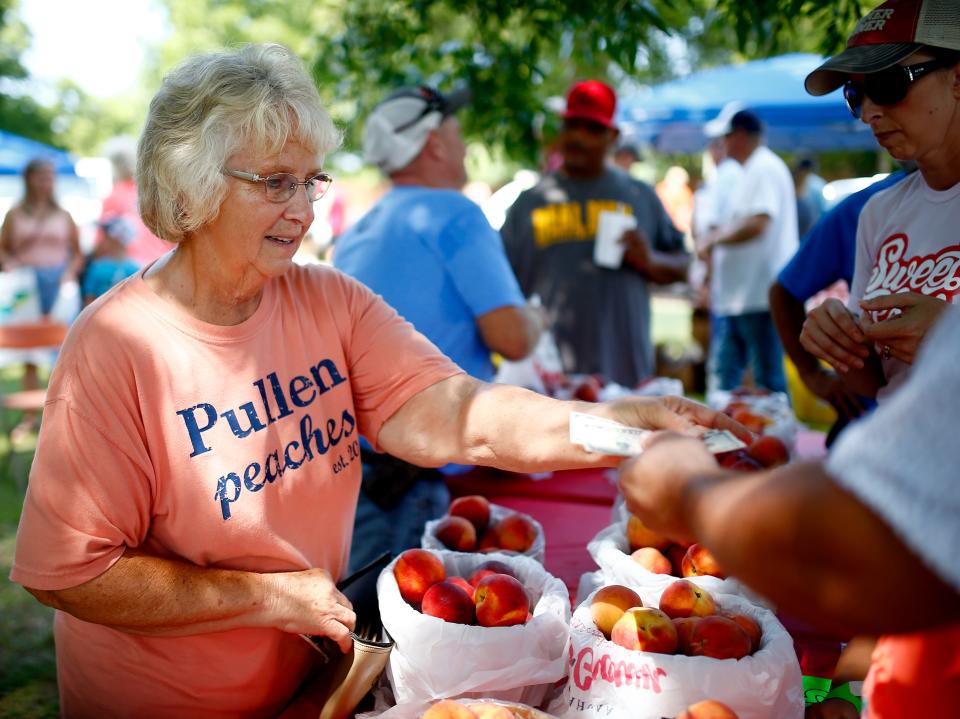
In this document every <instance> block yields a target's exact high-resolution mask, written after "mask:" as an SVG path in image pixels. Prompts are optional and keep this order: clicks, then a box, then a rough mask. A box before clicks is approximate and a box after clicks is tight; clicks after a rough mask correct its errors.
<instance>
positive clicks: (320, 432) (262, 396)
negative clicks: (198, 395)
mask: <svg viewBox="0 0 960 719" xmlns="http://www.w3.org/2000/svg"><path fill="white" fill-rule="evenodd" d="M346 381H347V378H346V377H344V376H343V375H342V374H341V373H340V370H339V369H338V368H337V366H336V364H334V362H333V360H331V359H322V360H320V361H319V362H318V363H317V364H316V365H314V366H312V367H310V369H309V375H296V376H294V377H293V378H292V379H291V380H290V381H289V382H288V383H286V391H284V385H283V384H281V382H280V379H279V378H278V377H277V373H276V372H271V373H269V374H268V375H267V376H266V377H264V378H261V379H258V380H257V381H256V382H254V383H253V386H254V387H256V388H257V393H258V394H259V402H258V401H257V400H252V401H250V402H245V403H244V404H242V405H240V406H239V407H237V408H236V409H228V410H226V411H224V412H219V411H218V410H217V408H216V407H214V406H213V405H212V404H210V403H209V402H201V403H200V404H196V405H194V406H192V407H187V408H185V409H181V410H178V411H177V414H178V415H179V416H180V417H181V419H183V423H184V427H185V428H186V430H187V434H188V435H189V437H190V443H191V446H192V449H193V451H192V452H191V453H190V456H191V457H196V456H198V455H201V454H204V453H206V452H209V451H211V450H212V449H213V445H212V436H211V435H208V436H207V437H204V433H209V432H210V431H211V430H213V428H214V426H215V425H216V424H217V423H218V422H219V421H220V420H221V419H224V420H226V421H227V424H228V425H229V427H230V431H231V432H232V433H233V435H234V436H235V437H236V438H237V439H244V438H245V437H249V436H250V435H251V434H253V433H254V432H260V431H262V430H264V429H266V428H267V427H268V426H269V425H271V424H273V423H274V422H278V421H280V420H282V419H284V418H286V417H290V416H292V415H295V414H297V412H296V410H294V409H291V406H292V407H297V408H303V407H308V406H310V405H311V404H312V403H313V402H314V401H315V400H316V398H317V397H319V396H320V395H323V394H325V393H327V392H329V391H330V390H331V389H333V388H334V387H336V386H337V385H338V384H342V383H344V382H346ZM271 400H272V403H271ZM244 418H245V419H244ZM356 428H357V421H356V419H354V417H353V415H351V414H350V412H349V410H348V409H344V410H343V411H342V412H341V413H340V416H339V417H338V418H326V419H323V420H322V421H321V422H320V426H319V428H315V427H314V420H313V416H312V415H311V414H310V413H305V414H302V415H301V416H300V427H299V430H300V431H299V437H298V439H294V440H292V441H290V442H288V443H287V444H286V446H285V447H283V448H282V449H281V448H278V449H275V450H274V451H273V452H270V453H269V454H268V455H267V456H266V457H265V458H264V460H263V463H262V464H261V463H260V462H251V463H250V464H248V465H247V466H246V467H245V468H244V469H243V470H242V471H239V472H227V473H225V474H224V475H222V476H221V477H220V478H219V479H218V480H217V489H216V492H214V499H215V500H216V501H217V502H218V503H219V504H220V512H221V514H222V515H223V519H224V520H227V519H230V515H231V510H230V505H231V504H233V503H234V502H236V501H238V500H239V499H240V496H241V494H242V493H243V491H244V489H246V491H248V492H259V491H260V490H261V489H263V488H264V487H265V486H267V485H268V484H273V483H274V482H275V481H276V480H277V479H279V478H280V477H282V476H283V473H284V472H286V471H288V470H295V469H298V468H299V467H300V466H301V465H302V464H303V463H304V462H308V461H312V460H313V459H314V457H316V456H318V455H325V454H327V452H328V451H329V450H330V448H331V447H335V446H337V445H338V444H340V442H342V441H343V440H345V439H347V438H349V437H351V436H352V435H353V434H354V432H355V430H356ZM345 447H346V449H347V453H346V457H344V455H340V456H338V457H337V458H336V459H335V460H334V461H333V463H332V468H333V471H334V473H335V474H337V473H339V472H340V471H342V470H343V469H345V468H346V467H347V466H348V465H349V464H351V463H352V462H353V461H355V460H356V459H357V458H358V457H359V449H358V446H357V441H356V440H355V439H354V440H353V441H351V442H348V443H347V444H346V445H345ZM241 477H242V478H241Z"/></svg>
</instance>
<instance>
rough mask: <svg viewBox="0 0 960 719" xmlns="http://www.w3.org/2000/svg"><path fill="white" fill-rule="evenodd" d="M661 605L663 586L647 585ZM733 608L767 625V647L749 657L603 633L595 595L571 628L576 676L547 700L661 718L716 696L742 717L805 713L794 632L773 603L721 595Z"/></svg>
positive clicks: (567, 709)
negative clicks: (698, 653) (621, 640)
mask: <svg viewBox="0 0 960 719" xmlns="http://www.w3.org/2000/svg"><path fill="white" fill-rule="evenodd" d="M640 596H641V599H643V603H644V605H645V606H653V607H656V606H657V604H658V603H659V599H660V595H659V592H654V593H651V592H640ZM714 598H715V599H716V600H717V601H718V603H719V604H720V606H721V607H722V608H723V609H724V610H726V611H735V612H740V613H743V614H746V615H747V616H750V617H752V618H753V619H755V620H756V621H757V622H758V623H759V624H760V627H761V629H762V631H763V639H762V640H761V643H760V648H759V649H757V651H756V652H754V654H753V655H751V656H748V657H744V658H743V659H713V658H710V657H687V656H680V655H670V654H654V653H650V652H637V651H633V650H630V649H625V648H623V647H621V646H619V645H617V644H614V643H613V642H611V641H609V640H607V639H605V638H604V636H603V634H601V633H600V630H599V629H597V627H596V625H595V624H594V623H593V618H592V617H591V615H590V600H591V599H592V594H591V596H590V597H587V599H586V600H585V601H584V602H583V603H582V604H580V605H579V606H578V607H577V610H576V611H575V612H574V615H573V619H572V621H571V630H570V638H571V643H570V660H569V661H570V676H569V678H568V680H567V684H566V686H565V687H564V689H563V692H562V693H561V694H560V695H559V696H558V697H556V698H555V699H554V700H553V701H552V702H551V703H550V706H549V708H548V711H549V712H550V713H551V714H554V715H556V716H558V717H578V718H579V717H598V716H600V717H604V719H662V717H675V716H677V715H678V714H679V713H680V712H682V711H683V710H684V709H686V708H687V707H688V706H690V705H691V704H695V703H696V702H699V701H703V700H705V699H713V700H715V701H719V702H723V703H724V704H726V705H728V706H729V707H730V708H731V709H733V710H734V711H735V712H736V713H737V716H738V717H740V719H801V717H802V716H803V707H804V702H803V685H802V678H801V674H800V665H799V663H798V662H797V656H796V653H795V652H794V648H793V639H791V638H790V635H789V634H787V631H786V629H784V628H783V625H782V624H780V622H779V621H778V620H777V618H776V617H775V616H774V615H773V613H772V612H770V611H769V610H766V609H763V608H761V607H757V606H755V605H752V604H750V603H749V602H748V601H746V600H744V599H742V598H740V597H731V596H724V595H714Z"/></svg>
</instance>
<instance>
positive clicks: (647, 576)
mask: <svg viewBox="0 0 960 719" xmlns="http://www.w3.org/2000/svg"><path fill="white" fill-rule="evenodd" d="M623 507H624V509H623V510H622V511H623V512H624V514H625V516H624V518H623V519H622V520H620V521H618V522H615V523H614V524H611V525H610V526H609V527H606V528H604V529H601V530H600V532H598V533H597V536H596V537H594V538H593V539H591V540H590V543H589V544H587V551H588V552H590V556H591V557H593V560H594V561H595V562H596V563H597V566H598V567H600V571H601V572H602V573H603V578H604V582H605V584H622V585H624V586H626V587H630V588H632V589H636V590H637V591H638V592H640V591H641V590H648V591H654V592H657V594H658V595H659V592H662V591H663V590H664V589H666V588H667V586H669V585H670V584H673V582H675V581H677V579H679V577H674V576H671V575H669V574H655V573H654V572H651V571H649V570H648V569H646V568H644V567H642V566H640V565H639V564H638V563H637V562H636V561H634V559H633V558H632V557H631V556H630V543H629V542H628V541H627V521H628V519H629V512H627V511H626V506H625V505H623ZM686 578H687V579H689V580H690V581H691V582H693V583H694V584H698V585H699V586H701V587H703V588H704V589H706V590H707V591H708V592H710V593H711V594H732V595H736V596H740V597H745V598H746V599H748V600H749V601H750V602H752V603H754V604H759V605H768V602H766V600H764V599H762V598H761V597H760V596H759V595H757V593H756V592H754V591H753V590H751V589H750V588H749V587H747V586H746V585H745V584H743V582H740V581H738V580H736V579H733V578H729V577H728V578H727V579H720V578H718V577H711V576H708V575H703V576H699V577H686ZM641 594H642V592H641Z"/></svg>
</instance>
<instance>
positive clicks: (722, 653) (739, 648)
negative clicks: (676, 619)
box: [689, 615, 750, 659]
mask: <svg viewBox="0 0 960 719" xmlns="http://www.w3.org/2000/svg"><path fill="white" fill-rule="evenodd" d="M689 654H690V656H691V657H713V658H714V659H740V658H742V657H745V656H747V655H748V654H750V637H748V636H747V633H746V632H745V631H743V629H742V628H741V627H740V625H739V624H737V623H736V622H735V621H733V620H732V619H727V617H721V616H720V615H715V616H712V617H703V619H701V620H700V621H699V622H697V623H696V624H695V625H694V627H693V629H692V630H691V631H690V651H689Z"/></svg>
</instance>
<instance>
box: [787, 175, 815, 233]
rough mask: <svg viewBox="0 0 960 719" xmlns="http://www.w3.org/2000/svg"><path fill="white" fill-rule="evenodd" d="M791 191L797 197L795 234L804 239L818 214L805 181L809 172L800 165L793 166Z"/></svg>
mask: <svg viewBox="0 0 960 719" xmlns="http://www.w3.org/2000/svg"><path fill="white" fill-rule="evenodd" d="M792 175H793V190H794V192H795V193H796V196H797V233H798V235H799V236H800V237H804V236H805V235H806V234H807V233H808V232H809V231H810V228H812V227H813V225H814V223H815V222H816V221H817V218H818V217H819V216H820V212H819V210H818V209H817V206H816V205H815V204H814V201H813V199H812V198H811V197H810V192H809V188H808V187H807V180H808V178H809V175H810V171H809V169H808V168H806V166H804V165H803V164H802V163H798V164H796V165H794V167H793V171H792Z"/></svg>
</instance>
